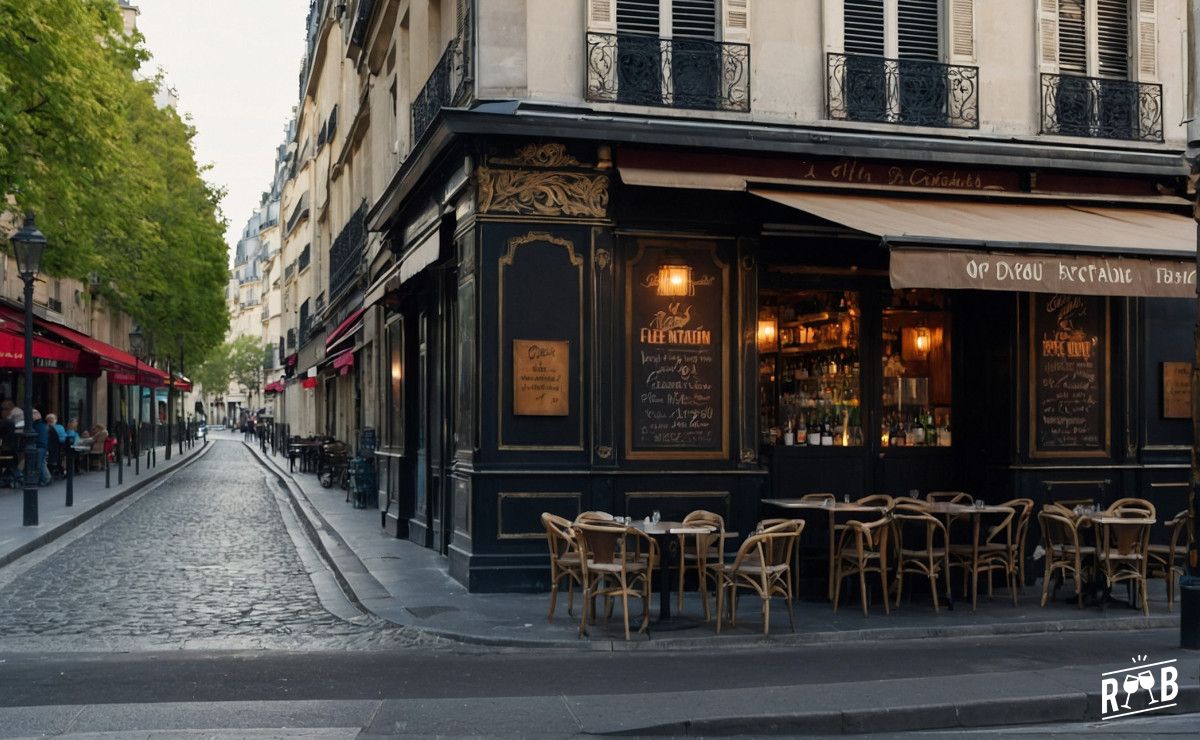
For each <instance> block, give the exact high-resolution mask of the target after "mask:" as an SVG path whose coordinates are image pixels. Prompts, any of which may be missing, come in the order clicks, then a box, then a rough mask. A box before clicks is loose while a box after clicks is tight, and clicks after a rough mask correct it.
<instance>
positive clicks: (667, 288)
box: [658, 252, 692, 297]
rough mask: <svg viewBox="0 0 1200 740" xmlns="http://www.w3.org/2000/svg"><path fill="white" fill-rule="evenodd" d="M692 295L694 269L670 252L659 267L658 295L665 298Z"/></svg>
mask: <svg viewBox="0 0 1200 740" xmlns="http://www.w3.org/2000/svg"><path fill="white" fill-rule="evenodd" d="M691 294H692V268H691V266H690V265H688V264H686V263H685V262H684V261H683V259H682V258H680V256H679V255H678V254H675V253H673V252H668V253H667V254H665V255H664V256H663V261H662V264H660V265H659V266H658V295H660V296H664V297H679V296H689V295H691Z"/></svg>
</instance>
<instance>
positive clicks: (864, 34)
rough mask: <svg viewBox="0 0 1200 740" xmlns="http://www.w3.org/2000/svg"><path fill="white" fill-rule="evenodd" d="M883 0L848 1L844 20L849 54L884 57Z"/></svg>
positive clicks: (844, 44)
mask: <svg viewBox="0 0 1200 740" xmlns="http://www.w3.org/2000/svg"><path fill="white" fill-rule="evenodd" d="M883 31H884V26H883V0H846V5H845V9H844V11H843V19H842V37H843V39H844V41H843V47H844V49H845V52H846V53H847V54H867V55H870V56H877V57H881V56H883V43H884V41H883V39H884V34H883Z"/></svg>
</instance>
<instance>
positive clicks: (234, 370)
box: [229, 336, 266, 393]
mask: <svg viewBox="0 0 1200 740" xmlns="http://www.w3.org/2000/svg"><path fill="white" fill-rule="evenodd" d="M265 353H266V347H265V346H264V345H263V343H262V341H260V340H259V339H258V338H257V337H249V336H242V337H238V338H237V339H234V340H233V341H232V342H231V343H230V344H229V370H230V375H231V376H232V378H233V382H235V383H237V384H238V385H240V386H242V387H243V388H245V389H246V390H248V391H250V392H251V393H257V392H258V391H259V389H260V388H261V387H262V379H263V356H264V355H265Z"/></svg>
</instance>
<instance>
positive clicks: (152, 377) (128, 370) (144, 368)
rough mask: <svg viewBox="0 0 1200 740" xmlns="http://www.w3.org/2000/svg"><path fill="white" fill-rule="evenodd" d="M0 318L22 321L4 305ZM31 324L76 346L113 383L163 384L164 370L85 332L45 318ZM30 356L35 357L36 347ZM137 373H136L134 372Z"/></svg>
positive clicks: (15, 310) (14, 311) (11, 309)
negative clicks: (103, 371) (107, 373)
mask: <svg viewBox="0 0 1200 740" xmlns="http://www.w3.org/2000/svg"><path fill="white" fill-rule="evenodd" d="M0 318H5V319H9V320H11V321H17V322H21V321H24V317H23V316H22V314H21V311H20V310H18V309H16V308H13V307H11V306H6V305H0ZM34 324H35V325H36V326H37V328H38V329H39V330H41V331H44V332H47V333H49V334H53V335H55V336H56V337H58V338H59V339H63V340H66V341H67V342H70V343H71V344H74V345H77V346H78V347H79V348H80V349H81V350H82V351H83V352H82V357H81V359H89V360H92V361H94V363H95V365H96V366H97V367H98V368H99V369H100V370H108V371H109V378H108V379H109V380H110V381H111V382H113V383H115V384H117V385H144V386H162V385H165V384H166V380H167V374H166V373H164V372H163V371H161V370H158V369H156V368H153V367H151V366H149V365H146V364H145V363H141V362H138V360H137V358H135V357H134V356H133V355H131V354H129V353H128V352H126V351H124V350H121V349H117V348H116V347H114V346H112V345H111V344H108V343H106V342H101V341H100V340H99V339H93V338H92V337H89V336H88V335H86V334H81V333H80V332H77V331H75V330H74V329H71V328H69V327H66V326H63V325H62V324H56V323H54V322H53V321H48V320H46V319H40V318H34ZM34 357H35V358H36V357H37V352H36V350H35V351H34ZM139 372H140V376H139V375H138V374H137V373H139Z"/></svg>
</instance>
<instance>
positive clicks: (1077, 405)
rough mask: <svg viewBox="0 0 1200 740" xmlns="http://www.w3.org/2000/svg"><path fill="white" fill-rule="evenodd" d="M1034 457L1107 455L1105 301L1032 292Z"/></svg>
mask: <svg viewBox="0 0 1200 740" xmlns="http://www.w3.org/2000/svg"><path fill="white" fill-rule="evenodd" d="M1030 305H1031V323H1030V327H1031V336H1030V354H1031V358H1030V360H1031V372H1030V385H1031V388H1030V406H1031V408H1030V412H1031V425H1032V429H1031V432H1032V434H1031V436H1032V455H1033V456H1034V457H1061V456H1085V455H1107V454H1108V447H1109V432H1108V426H1109V391H1108V385H1109V378H1108V372H1109V367H1108V366H1109V361H1108V358H1109V345H1108V341H1109V337H1108V299H1107V298H1102V297H1096V296H1078V295H1059V294H1052V295H1046V294H1038V295H1032V296H1030Z"/></svg>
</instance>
